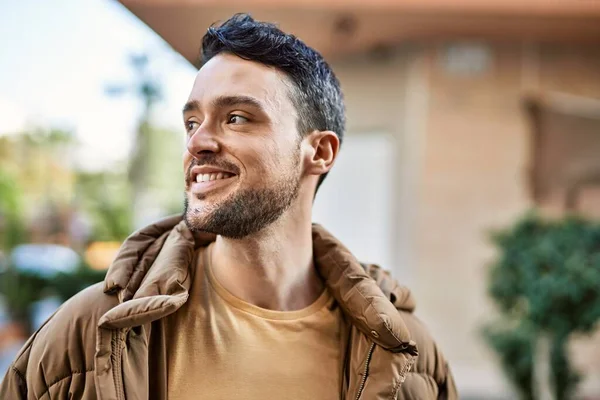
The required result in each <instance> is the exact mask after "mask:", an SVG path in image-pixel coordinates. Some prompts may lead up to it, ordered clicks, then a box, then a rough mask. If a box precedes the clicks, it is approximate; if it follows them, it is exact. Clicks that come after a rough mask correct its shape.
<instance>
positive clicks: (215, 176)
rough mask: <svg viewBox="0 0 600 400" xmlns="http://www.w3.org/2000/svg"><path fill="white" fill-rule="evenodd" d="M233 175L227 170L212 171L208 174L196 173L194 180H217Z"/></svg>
mask: <svg viewBox="0 0 600 400" xmlns="http://www.w3.org/2000/svg"><path fill="white" fill-rule="evenodd" d="M234 176H235V175H234V174H231V173H229V172H213V173H210V174H198V175H196V182H210V181H218V180H223V179H229V178H233V177H234Z"/></svg>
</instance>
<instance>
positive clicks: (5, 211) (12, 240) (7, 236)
mask: <svg viewBox="0 0 600 400" xmlns="http://www.w3.org/2000/svg"><path fill="white" fill-rule="evenodd" d="M21 197H22V193H21V190H20V188H19V185H18V184H17V182H16V180H15V179H14V177H12V176H11V175H9V174H8V173H7V172H6V171H0V240H1V243H0V249H2V248H4V249H9V250H10V249H12V248H13V247H15V246H16V245H17V244H19V243H22V242H23V241H25V239H26V232H25V229H24V225H25V224H24V221H23V212H22V208H21V201H22V200H21Z"/></svg>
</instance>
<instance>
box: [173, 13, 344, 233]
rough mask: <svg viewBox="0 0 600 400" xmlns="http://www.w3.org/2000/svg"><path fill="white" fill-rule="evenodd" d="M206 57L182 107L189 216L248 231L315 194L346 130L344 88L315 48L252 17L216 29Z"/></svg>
mask: <svg viewBox="0 0 600 400" xmlns="http://www.w3.org/2000/svg"><path fill="white" fill-rule="evenodd" d="M201 61H202V67H201V68H200V70H199V72H198V75H197V77H196V81H195V82H194V87H193V88H192V91H191V93H190V96H189V99H188V102H187V104H186V106H185V107H184V123H185V127H186V132H187V151H186V154H185V156H184V168H185V171H186V209H185V219H186V222H187V224H188V226H189V227H190V228H191V229H192V230H200V231H207V232H213V233H216V234H220V235H223V236H226V237H231V238H242V237H245V236H247V235H250V234H252V233H255V232H258V231H260V230H262V229H263V228H265V227H266V226H268V225H270V224H271V223H273V222H275V221H276V220H277V219H279V217H280V216H281V215H282V214H283V213H284V212H285V211H287V210H288V209H289V208H290V207H291V206H293V204H294V202H295V201H296V199H297V198H298V197H299V196H301V197H302V195H303V194H304V195H305V194H306V193H308V191H310V192H311V193H310V195H311V196H314V192H315V190H317V189H318V187H319V185H320V184H321V182H322V181H323V179H324V177H325V176H326V175H327V173H328V171H329V170H330V168H331V167H332V165H333V162H334V160H335V157H336V156H337V152H338V149H339V146H340V143H341V140H342V137H343V134H344V128H345V112H344V104H343V99H342V94H341V90H340V86H339V82H338V81H337V78H336V77H335V75H334V74H333V72H332V71H331V69H330V67H329V65H327V63H326V62H325V61H324V60H323V58H322V57H321V55H320V54H319V53H317V52H316V51H315V50H313V49H311V48H310V47H308V46H306V45H305V44H304V43H302V42H301V41H300V40H299V39H297V38H295V37H294V36H292V35H288V34H286V33H283V32H282V31H280V30H279V29H278V28H276V27H275V26H274V25H272V24H268V23H263V22H257V21H255V20H253V19H252V18H251V17H250V16H247V15H236V16H234V17H232V18H231V19H229V20H228V21H226V22H225V23H223V24H222V25H220V26H219V27H211V28H210V29H209V30H208V32H207V34H206V35H205V36H204V38H203V40H202V60H201Z"/></svg>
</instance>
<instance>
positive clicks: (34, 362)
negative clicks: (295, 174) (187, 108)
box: [0, 217, 457, 400]
mask: <svg viewBox="0 0 600 400" xmlns="http://www.w3.org/2000/svg"><path fill="white" fill-rule="evenodd" d="M212 240H214V237H213V236H211V235H194V234H192V233H191V232H190V231H189V229H187V227H186V225H185V223H183V222H182V221H181V217H171V218H167V219H165V220H162V221H159V222H158V223H156V224H154V225H151V226H149V227H147V228H144V229H142V230H141V231H139V232H137V233H134V234H133V235H132V236H131V237H130V238H129V239H127V241H126V242H125V243H124V245H123V246H122V248H121V250H120V252H119V255H118V256H117V258H116V260H115V261H114V262H113V264H112V266H111V268H110V269H109V271H108V273H107V276H106V279H105V281H104V283H103V284H97V285H94V286H92V287H90V288H88V289H86V290H84V291H82V292H81V293H79V294H77V295H76V296H74V297H73V298H71V299H70V300H69V301H67V302H66V303H65V304H63V306H62V307H61V308H60V309H59V310H58V311H57V312H56V313H55V314H54V315H53V316H52V317H51V318H50V319H49V320H48V321H47V322H46V323H45V325H44V326H42V327H41V328H40V329H39V330H38V331H37V332H36V333H35V334H34V335H33V336H32V337H31V338H30V339H29V341H28V342H27V343H26V344H25V346H24V347H23V349H22V350H21V352H20V353H19V355H18V356H17V358H16V360H15V361H14V363H13V364H12V366H11V368H10V369H9V371H8V372H7V375H6V377H5V378H4V380H3V382H2V385H1V386H0V399H2V400H13V399H14V400H17V399H61V400H63V399H104V400H122V399H127V400H142V399H165V400H166V399H167V367H166V366H167V362H166V361H167V354H166V348H167V346H166V345H165V340H166V338H165V325H164V317H165V316H167V315H169V314H171V313H173V312H175V311H176V310H177V309H178V308H179V307H181V306H182V305H183V304H184V303H185V302H186V301H187V299H188V291H189V288H190V284H191V282H190V274H189V273H188V272H189V268H190V265H191V260H192V257H193V255H194V249H195V248H197V247H200V246H206V245H207V244H208V243H210V242H211V241H212ZM313 243H314V245H313V247H314V257H315V263H316V265H317V267H318V269H319V272H320V274H321V276H322V277H323V279H324V281H325V283H326V285H327V288H328V290H330V291H331V293H332V294H333V296H334V297H335V298H336V300H337V302H338V303H339V305H340V306H341V308H342V310H343V311H344V313H343V314H344V319H345V329H343V330H342V332H343V337H342V341H341V346H342V349H343V354H345V357H344V359H343V361H342V363H341V365H340V373H342V374H343V377H344V379H343V380H342V381H343V385H342V387H341V388H340V399H352V400H354V399H386V400H387V399H391V400H394V399H456V398H457V393H456V389H455V386H454V381H453V379H452V376H451V374H450V370H449V368H448V365H447V363H446V361H445V359H444V358H443V356H442V354H441V353H440V351H439V349H438V348H437V346H436V345H435V343H434V342H433V340H432V339H431V337H430V336H429V334H428V333H427V330H426V329H425V328H424V327H423V325H422V324H421V322H419V320H417V318H415V317H414V315H413V314H412V311H413V309H414V302H413V299H412V296H411V294H410V292H409V291H408V290H407V289H406V288H403V287H401V286H399V285H398V284H397V283H396V282H395V281H394V280H392V279H391V278H390V277H389V275H388V273H387V272H385V271H383V270H381V269H379V268H378V267H376V266H365V265H361V264H360V263H358V262H357V261H356V259H355V258H354V257H353V256H352V254H351V253H350V252H349V251H348V250H347V249H346V248H345V247H344V246H343V245H341V244H340V243H339V242H338V241H337V240H336V239H335V238H334V237H333V236H331V235H330V234H329V233H328V232H326V231H325V230H324V229H323V228H321V227H319V226H318V225H315V226H314V229H313ZM417 348H418V351H417ZM208 373H210V372H208ZM315 384H318V382H315Z"/></svg>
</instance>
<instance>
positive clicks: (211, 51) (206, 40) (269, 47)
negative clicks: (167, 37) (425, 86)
mask: <svg viewBox="0 0 600 400" xmlns="http://www.w3.org/2000/svg"><path fill="white" fill-rule="evenodd" d="M220 53H231V54H234V55H236V56H238V57H240V58H243V59H245V60H250V61H255V62H258V63H261V64H264V65H268V66H272V67H274V68H276V69H278V70H280V71H282V72H284V73H285V74H286V75H287V76H288V77H289V78H290V80H291V81H292V83H293V86H294V87H293V88H292V93H291V101H292V103H293V104H294V106H295V107H296V110H297V112H298V121H297V123H296V126H297V128H298V132H299V134H300V135H301V136H304V135H306V134H308V133H310V132H312V131H315V130H318V131H333V132H335V134H336V135H337V136H338V138H339V140H340V143H341V142H342V139H343V137H344V131H345V125H346V112H345V107H344V98H343V95H342V90H341V88H340V83H339V81H338V79H337V78H336V76H335V74H334V73H333V71H332V69H331V67H330V66H329V64H327V62H326V61H325V60H324V59H323V56H321V54H319V53H318V52H317V51H316V50H314V49H313V48H311V47H309V46H307V45H306V44H305V43H304V42H302V41H301V40H300V39H298V38H297V37H295V36H294V35H291V34H288V33H285V32H283V31H281V30H280V29H279V28H277V26H276V25H274V24H271V23H268V22H260V21H256V20H254V19H253V18H252V17H251V16H250V15H248V14H235V15H234V16H233V17H231V18H230V19H228V20H227V21H225V22H224V23H222V24H221V25H219V26H214V25H213V26H211V27H210V28H209V29H208V32H207V33H206V34H205V35H204V37H203V38H202V49H201V59H200V63H201V64H202V65H203V64H205V63H206V62H208V61H209V60H210V59H211V58H213V57H215V56H217V55H219V54H220ZM326 175H327V174H326V173H325V174H323V175H321V177H320V178H319V182H318V184H317V189H318V188H319V186H321V183H322V182H323V180H324V179H325V177H326Z"/></svg>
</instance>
